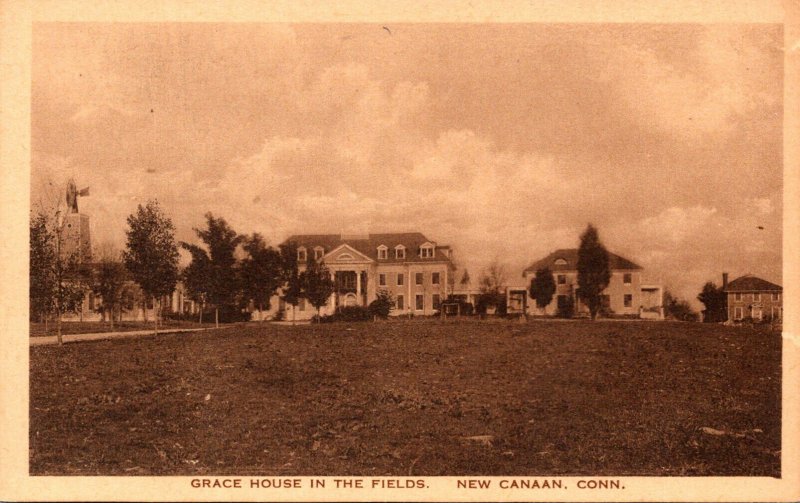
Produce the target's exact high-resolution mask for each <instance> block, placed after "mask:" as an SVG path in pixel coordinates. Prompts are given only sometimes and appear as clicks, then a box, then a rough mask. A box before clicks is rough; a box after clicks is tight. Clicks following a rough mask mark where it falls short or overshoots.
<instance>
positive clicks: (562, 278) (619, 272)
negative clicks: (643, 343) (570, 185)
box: [509, 248, 664, 319]
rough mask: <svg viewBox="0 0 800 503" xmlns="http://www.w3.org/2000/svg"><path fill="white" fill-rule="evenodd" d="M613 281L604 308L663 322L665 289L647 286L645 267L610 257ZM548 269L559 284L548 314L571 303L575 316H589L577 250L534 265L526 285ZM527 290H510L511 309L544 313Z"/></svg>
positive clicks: (556, 253) (558, 253) (526, 275)
mask: <svg viewBox="0 0 800 503" xmlns="http://www.w3.org/2000/svg"><path fill="white" fill-rule="evenodd" d="M608 259H609V268H610V269H611V279H610V281H609V283H608V287H607V288H606V289H605V290H604V291H603V294H602V299H603V308H604V309H606V310H607V311H608V312H609V313H611V314H614V315H628V316H638V317H639V318H648V319H664V307H663V294H664V292H663V288H662V287H661V286H660V285H653V284H647V283H644V282H643V280H642V271H643V269H642V267H640V266H639V265H637V264H635V263H633V262H631V261H630V260H628V259H626V258H624V257H621V256H619V255H616V254H614V253H610V252H609V254H608ZM545 267H546V268H549V269H550V270H551V271H552V272H553V277H554V279H555V282H556V292H555V294H554V295H553V301H552V302H550V304H549V305H547V306H546V307H545V308H544V313H543V314H547V315H555V314H556V313H557V312H558V311H559V308H563V307H565V306H566V305H567V304H568V303H569V302H570V300H571V301H572V303H573V305H574V309H575V313H576V314H578V315H582V314H588V312H589V308H588V307H587V306H586V305H585V304H584V303H583V302H582V301H581V300H580V296H579V295H578V293H579V292H578V290H579V288H578V250H577V249H575V248H569V249H561V250H556V251H554V252H553V253H551V254H550V255H548V256H546V257H544V258H542V259H539V260H537V261H535V262H533V263H532V264H531V265H530V266H529V267H528V268H526V269H525V270H524V271H523V273H522V275H523V278H524V279H525V284H526V285H530V282H531V280H532V279H533V278H534V277H535V276H536V271H537V270H539V269H542V268H545ZM526 292H527V288H515V289H509V297H510V298H509V306H510V307H512V306H513V308H515V309H518V308H521V306H525V309H526V310H527V312H528V313H529V314H542V310H540V309H539V308H538V307H537V306H536V301H535V299H532V298H531V297H530V296H529V294H528V293H526Z"/></svg>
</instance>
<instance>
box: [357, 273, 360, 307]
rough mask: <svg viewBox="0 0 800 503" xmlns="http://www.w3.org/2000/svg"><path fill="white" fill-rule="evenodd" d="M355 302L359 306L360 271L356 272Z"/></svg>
mask: <svg viewBox="0 0 800 503" xmlns="http://www.w3.org/2000/svg"><path fill="white" fill-rule="evenodd" d="M356 300H357V301H358V304H359V305H361V271H360V270H356Z"/></svg>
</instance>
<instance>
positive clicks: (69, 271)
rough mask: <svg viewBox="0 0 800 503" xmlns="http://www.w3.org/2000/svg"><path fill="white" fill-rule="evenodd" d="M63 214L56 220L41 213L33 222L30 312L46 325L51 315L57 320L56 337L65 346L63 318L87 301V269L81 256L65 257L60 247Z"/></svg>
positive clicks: (56, 215) (58, 213) (75, 254)
mask: <svg viewBox="0 0 800 503" xmlns="http://www.w3.org/2000/svg"><path fill="white" fill-rule="evenodd" d="M61 225H62V222H61V221H60V211H59V210H58V209H56V210H55V214H54V218H51V217H49V216H48V215H47V214H46V213H44V212H39V213H38V214H37V215H36V216H35V217H34V218H33V219H32V220H31V221H30V227H29V228H30V272H29V274H30V290H29V296H30V300H31V311H33V312H35V313H36V314H37V315H38V316H39V317H40V319H41V317H44V320H45V322H46V321H47V318H48V317H49V314H50V313H54V314H55V317H56V327H57V328H56V337H57V339H58V343H59V344H63V342H64V341H63V339H62V333H61V317H62V315H63V314H64V313H65V312H67V311H74V310H77V309H78V308H79V306H80V305H81V302H82V301H83V297H84V290H85V283H86V281H85V270H86V269H85V268H82V267H81V263H80V261H79V260H78V254H77V253H73V254H72V255H70V256H65V255H64V254H63V253H62V247H61V240H62V238H61Z"/></svg>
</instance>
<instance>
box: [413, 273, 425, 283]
mask: <svg viewBox="0 0 800 503" xmlns="http://www.w3.org/2000/svg"><path fill="white" fill-rule="evenodd" d="M424 281H425V275H424V273H421V272H418V273H415V274H414V284H415V285H421V284H422V283H423V282H424Z"/></svg>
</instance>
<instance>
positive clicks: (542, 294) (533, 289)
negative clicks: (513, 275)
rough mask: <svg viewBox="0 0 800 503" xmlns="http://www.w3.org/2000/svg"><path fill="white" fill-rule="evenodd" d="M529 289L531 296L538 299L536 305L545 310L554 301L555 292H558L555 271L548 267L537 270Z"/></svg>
mask: <svg viewBox="0 0 800 503" xmlns="http://www.w3.org/2000/svg"><path fill="white" fill-rule="evenodd" d="M529 290H530V294H531V297H532V298H533V299H535V300H536V307H538V308H539V309H542V310H544V308H545V307H547V306H548V305H549V304H550V303H551V302H552V301H553V294H555V293H556V280H555V278H554V277H553V271H551V270H550V268H548V267H543V268H541V269H539V270H537V271H536V275H535V276H534V277H533V279H532V280H531V286H530V289H529Z"/></svg>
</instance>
